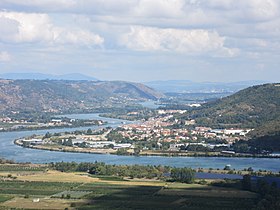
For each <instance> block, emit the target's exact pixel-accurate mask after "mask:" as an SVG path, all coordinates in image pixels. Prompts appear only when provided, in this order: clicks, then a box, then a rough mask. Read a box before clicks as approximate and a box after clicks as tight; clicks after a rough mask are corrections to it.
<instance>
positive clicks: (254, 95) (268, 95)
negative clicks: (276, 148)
mask: <svg viewBox="0 0 280 210" xmlns="http://www.w3.org/2000/svg"><path fill="white" fill-rule="evenodd" d="M184 117H186V118H193V119H196V121H197V123H198V124H199V125H204V126H214V127H216V128H223V127H243V128H245V127H246V128H255V130H254V131H252V134H255V135H256V136H264V135H270V134H273V133H275V132H278V131H280V126H276V125H279V123H280V84H279V83H269V84H264V85H256V86H252V87H249V88H246V89H243V90H241V91H239V92H237V93H235V94H233V95H230V96H227V97H225V98H222V99H218V100H216V101H213V102H209V103H206V104H203V105H202V106H201V107H199V108H197V109H194V110H192V111H190V112H189V113H188V114H186V115H185V116H184Z"/></svg>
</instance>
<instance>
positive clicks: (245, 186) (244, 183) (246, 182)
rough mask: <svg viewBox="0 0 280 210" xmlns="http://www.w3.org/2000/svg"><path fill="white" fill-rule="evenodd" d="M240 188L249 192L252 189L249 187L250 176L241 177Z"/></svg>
mask: <svg viewBox="0 0 280 210" xmlns="http://www.w3.org/2000/svg"><path fill="white" fill-rule="evenodd" d="M242 188H243V189H244V190H251V189H252V185H251V176H250V175H249V174H246V175H244V176H243V179H242Z"/></svg>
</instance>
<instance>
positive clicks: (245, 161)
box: [0, 114, 280, 172]
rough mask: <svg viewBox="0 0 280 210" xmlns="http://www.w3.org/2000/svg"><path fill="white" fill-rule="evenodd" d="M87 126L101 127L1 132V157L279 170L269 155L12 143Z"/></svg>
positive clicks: (110, 122) (88, 116)
mask: <svg viewBox="0 0 280 210" xmlns="http://www.w3.org/2000/svg"><path fill="white" fill-rule="evenodd" d="M67 117H70V118H76V119H100V120H104V121H107V122H108V124H107V125H104V126H112V127H115V126H118V125H120V124H121V123H122V122H126V123H130V122H129V121H125V120H119V119H110V118H104V117H99V116H98V114H78V115H67ZM88 128H91V129H98V128H101V127H100V126H89V127H82V128H61V129H45V130H38V131H14V132H3V133H0V157H2V158H6V159H11V160H15V161H18V162H32V163H49V162H58V161H67V162H69V161H75V162H94V161H98V162H105V163H107V164H142V165H159V164H161V165H169V166H176V167H192V168H199V167H202V168H224V166H225V165H228V164H230V165H231V167H232V168H235V169H244V168H248V167H252V168H253V169H254V170H258V169H262V170H270V171H274V172H279V171H280V159H278V158H277V159H276V158H273V159H270V158H227V157H159V156H140V157H136V156H118V155H109V154H87V153H69V152H54V151H46V150H36V149H29V148H23V147H20V146H17V145H15V144H14V143H13V141H14V140H15V139H16V138H20V137H24V136H30V135H32V134H45V133H46V132H52V133H54V132H62V131H74V130H86V129H88Z"/></svg>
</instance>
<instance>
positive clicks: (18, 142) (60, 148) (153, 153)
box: [14, 139, 280, 159]
mask: <svg viewBox="0 0 280 210" xmlns="http://www.w3.org/2000/svg"><path fill="white" fill-rule="evenodd" d="M21 140H22V139H16V140H14V144H16V145H18V146H21V147H24V148H30V149H37V150H48V151H56V152H72V153H90V154H110V155H125V156H162V157H226V158H231V157H232V158H273V159H275V158H280V156H271V155H253V154H241V153H235V154H221V153H219V152H174V151H172V152H171V151H155V150H144V151H140V152H137V154H136V153H135V151H134V150H133V149H129V150H127V151H123V152H120V151H119V150H118V149H112V148H107V149H97V148H80V147H72V146H63V145H59V146H58V145H53V144H48V145H28V146H25V145H23V143H22V141H21Z"/></svg>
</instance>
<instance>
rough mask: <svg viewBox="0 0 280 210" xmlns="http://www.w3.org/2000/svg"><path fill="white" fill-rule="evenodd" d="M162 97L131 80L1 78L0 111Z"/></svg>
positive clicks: (82, 106)
mask: <svg viewBox="0 0 280 210" xmlns="http://www.w3.org/2000/svg"><path fill="white" fill-rule="evenodd" d="M161 97H164V95H163V94H161V93H159V92H157V91H155V90H153V89H151V88H149V87H147V86H145V85H143V84H139V83H132V82H122V81H112V82H110V81H106V82H104V81H103V82H102V81H66V80H0V113H10V112H17V111H20V112H42V111H44V112H61V111H75V110H79V111H85V110H91V109H96V108H116V107H118V106H122V107H124V106H126V105H127V104H129V103H131V102H133V101H135V100H148V99H152V100H156V99H159V98H161Z"/></svg>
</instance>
